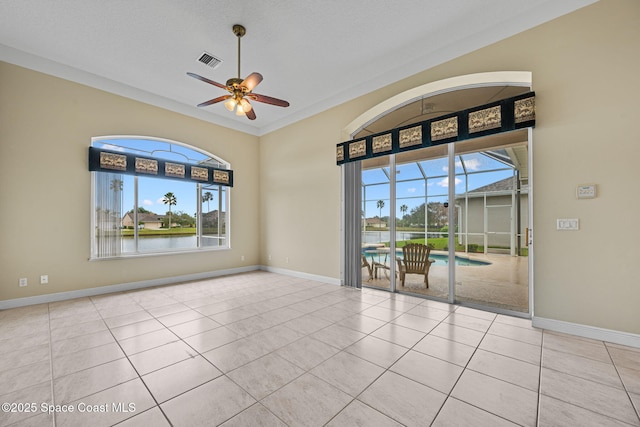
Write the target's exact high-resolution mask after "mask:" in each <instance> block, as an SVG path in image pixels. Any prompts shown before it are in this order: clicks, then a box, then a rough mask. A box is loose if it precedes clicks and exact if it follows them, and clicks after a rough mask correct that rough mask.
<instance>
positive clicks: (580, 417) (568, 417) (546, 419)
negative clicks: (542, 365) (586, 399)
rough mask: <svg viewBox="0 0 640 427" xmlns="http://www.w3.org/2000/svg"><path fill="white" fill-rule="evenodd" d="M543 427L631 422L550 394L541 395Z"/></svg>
mask: <svg viewBox="0 0 640 427" xmlns="http://www.w3.org/2000/svg"><path fill="white" fill-rule="evenodd" d="M539 425H540V426H541V427H566V426H581V427H590V426H592V427H628V426H629V424H627V423H623V422H622V421H618V420H616V419H613V418H610V417H607V416H604V415H601V414H598V413H597V412H592V411H589V410H587V409H584V408H581V407H579V406H575V405H572V404H571V403H567V402H563V401H561V400H558V399H554V398H552V397H549V396H545V395H541V396H540V424H539Z"/></svg>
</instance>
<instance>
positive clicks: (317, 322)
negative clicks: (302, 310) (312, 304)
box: [283, 314, 353, 335]
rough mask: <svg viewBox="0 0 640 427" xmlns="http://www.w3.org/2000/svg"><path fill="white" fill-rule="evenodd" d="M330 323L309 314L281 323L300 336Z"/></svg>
mask: <svg viewBox="0 0 640 427" xmlns="http://www.w3.org/2000/svg"><path fill="white" fill-rule="evenodd" d="M331 324H332V323H331V322H329V321H328V320H324V319H321V318H319V317H315V316H312V315H310V314H308V315H304V316H301V317H298V318H296V319H294V320H289V321H288V322H285V323H283V325H284V326H286V327H288V328H291V329H293V330H294V331H297V332H300V333H301V334H304V335H308V334H312V333H314V332H317V331H319V330H320V329H324V328H326V327H327V326H329V325H331ZM352 329H353V328H352Z"/></svg>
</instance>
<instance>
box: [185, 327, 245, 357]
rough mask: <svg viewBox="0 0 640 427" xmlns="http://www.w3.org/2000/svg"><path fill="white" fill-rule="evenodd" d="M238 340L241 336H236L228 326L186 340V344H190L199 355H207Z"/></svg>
mask: <svg viewBox="0 0 640 427" xmlns="http://www.w3.org/2000/svg"><path fill="white" fill-rule="evenodd" d="M238 339H240V335H238V334H236V333H235V332H233V331H232V330H231V329H229V328H227V327H226V326H221V327H219V328H216V329H212V330H209V331H206V332H202V333H199V334H196V335H192V336H190V337H188V338H185V339H184V342H186V343H187V344H189V345H190V346H191V347H193V348H194V349H195V350H196V351H198V352H199V353H205V352H207V351H210V350H213V349H214V348H218V347H221V346H223V345H225V344H229V343H230V342H233V341H236V340H238Z"/></svg>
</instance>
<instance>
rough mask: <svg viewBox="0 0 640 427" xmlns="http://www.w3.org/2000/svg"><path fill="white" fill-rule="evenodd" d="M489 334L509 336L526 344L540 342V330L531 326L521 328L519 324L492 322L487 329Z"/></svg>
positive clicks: (538, 344) (537, 343)
mask: <svg viewBox="0 0 640 427" xmlns="http://www.w3.org/2000/svg"><path fill="white" fill-rule="evenodd" d="M487 333H488V334H491V335H498V336H500V337H503V338H510V339H512V340H516V341H522V342H526V343H527V344H532V345H537V346H540V345H541V344H542V331H540V330H538V329H533V328H521V327H519V326H513V325H508V324H506V323H498V322H494V323H493V324H492V325H491V327H490V328H489V331H488V332H487Z"/></svg>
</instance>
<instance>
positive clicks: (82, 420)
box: [56, 379, 155, 427]
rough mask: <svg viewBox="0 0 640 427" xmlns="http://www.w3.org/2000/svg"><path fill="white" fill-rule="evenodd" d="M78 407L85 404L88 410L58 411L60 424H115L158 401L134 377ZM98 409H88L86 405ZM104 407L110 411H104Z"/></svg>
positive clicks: (81, 401)
mask: <svg viewBox="0 0 640 427" xmlns="http://www.w3.org/2000/svg"><path fill="white" fill-rule="evenodd" d="M72 404H73V405H74V407H75V408H80V407H79V406H78V405H80V404H82V407H84V408H85V410H84V411H80V410H79V409H78V410H76V411H74V412H60V413H57V414H56V425H58V426H89V425H90V426H91V427H102V426H111V425H113V424H117V423H119V422H121V421H124V420H126V419H128V418H131V417H133V416H134V415H136V414H139V413H141V412H144V411H146V410H148V409H150V408H152V407H153V406H155V402H154V401H153V398H152V397H151V395H150V394H149V392H148V391H147V389H146V388H145V386H144V384H142V381H141V380H140V379H134V380H131V381H128V382H126V383H123V384H119V385H117V386H115V387H111V388H108V389H106V390H103V391H101V392H99V393H96V394H92V395H91V396H87V397H83V398H82V399H80V400H77V401H75V402H73V403H72ZM89 407H90V408H95V409H96V410H92V411H88V410H86V408H89ZM101 408H108V411H104V412H100V409H101Z"/></svg>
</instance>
